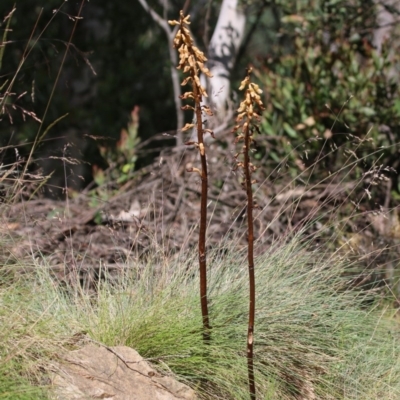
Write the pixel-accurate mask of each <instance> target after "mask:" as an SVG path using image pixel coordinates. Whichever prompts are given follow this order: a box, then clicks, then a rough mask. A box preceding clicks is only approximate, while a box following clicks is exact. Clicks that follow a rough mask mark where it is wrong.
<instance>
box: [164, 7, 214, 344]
mask: <svg viewBox="0 0 400 400" xmlns="http://www.w3.org/2000/svg"><path fill="white" fill-rule="evenodd" d="M189 19H190V16H189V15H187V16H186V17H185V15H184V14H183V11H181V12H180V19H179V21H169V24H170V25H179V29H178V32H177V33H176V36H175V39H174V47H175V48H176V49H178V52H179V65H178V67H177V68H178V69H182V70H183V72H184V73H187V74H188V76H187V77H186V78H185V79H184V80H183V82H182V86H185V85H187V84H188V83H190V84H191V86H192V90H191V91H188V92H185V93H184V94H183V95H182V96H181V98H182V99H191V100H193V102H194V106H192V105H189V104H187V105H185V106H184V107H182V108H183V109H184V110H191V111H194V114H195V119H196V129H197V142H187V143H186V144H187V145H194V146H195V147H197V149H198V150H199V153H200V160H201V170H200V169H199V168H190V169H189V170H188V171H189V172H197V173H198V174H199V175H200V178H201V202H200V231H199V247H198V249H199V250H198V251H199V269H200V301H201V313H202V318H203V338H204V341H205V342H207V341H209V339H210V322H209V317H208V300H207V264H206V231H207V196H208V172H207V158H206V150H205V146H204V134H205V133H210V134H211V136H212V137H214V133H213V132H212V131H211V130H210V129H204V127H203V119H202V116H203V113H205V114H207V115H212V112H211V110H210V108H209V107H207V106H205V105H202V104H201V103H202V99H203V96H205V97H207V92H206V89H205V88H204V87H203V86H201V83H200V78H199V74H200V72H202V73H203V74H205V75H207V76H208V77H210V78H211V77H212V75H211V73H210V71H209V70H208V68H207V67H206V66H205V65H204V63H205V62H206V61H207V58H206V56H205V55H204V53H203V52H202V51H200V50H199V49H198V48H197V47H196V46H195V45H194V42H193V39H192V36H191V34H190V31H189V28H188V26H189V24H190V21H189ZM194 127H195V124H194V123H187V124H186V125H185V126H184V127H183V128H182V131H187V130H189V129H192V128H194Z"/></svg>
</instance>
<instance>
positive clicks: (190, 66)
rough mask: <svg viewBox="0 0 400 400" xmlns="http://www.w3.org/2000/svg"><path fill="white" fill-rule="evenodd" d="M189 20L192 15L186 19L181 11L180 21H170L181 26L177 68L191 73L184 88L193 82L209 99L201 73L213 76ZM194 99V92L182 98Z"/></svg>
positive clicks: (201, 93)
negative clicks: (196, 44) (206, 64)
mask: <svg viewBox="0 0 400 400" xmlns="http://www.w3.org/2000/svg"><path fill="white" fill-rule="evenodd" d="M189 19H190V15H187V16H186V17H185V16H184V14H183V11H181V12H180V18H179V21H168V23H169V24H170V25H172V26H175V25H179V29H178V32H177V33H176V36H175V39H174V48H176V49H178V52H179V65H178V67H177V68H178V69H182V71H183V72H184V73H189V76H188V77H187V78H185V79H184V81H183V82H182V86H185V85H187V84H188V83H189V82H192V84H193V86H196V89H197V90H196V92H197V93H198V94H199V95H200V96H205V97H207V92H206V90H205V88H204V87H203V86H202V85H201V83H200V79H199V71H201V72H202V73H203V74H204V75H206V76H208V77H209V78H211V77H212V75H211V72H210V70H209V69H208V68H207V67H206V66H205V65H204V63H205V62H206V61H207V58H206V56H205V55H204V53H203V52H202V51H200V50H199V49H198V48H197V47H196V46H195V45H194V42H193V39H192V36H191V35H190V31H189V29H188V26H189V25H190V21H189ZM194 97H195V96H194V93H193V92H186V93H185V94H184V95H183V96H182V98H183V99H187V98H194ZM188 129H189V128H188Z"/></svg>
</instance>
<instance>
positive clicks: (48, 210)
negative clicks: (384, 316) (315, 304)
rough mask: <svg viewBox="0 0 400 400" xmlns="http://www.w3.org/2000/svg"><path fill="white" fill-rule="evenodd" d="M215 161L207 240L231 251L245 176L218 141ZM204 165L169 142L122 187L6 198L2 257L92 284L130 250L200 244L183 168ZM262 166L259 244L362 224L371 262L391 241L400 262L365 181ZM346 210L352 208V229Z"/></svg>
mask: <svg viewBox="0 0 400 400" xmlns="http://www.w3.org/2000/svg"><path fill="white" fill-rule="evenodd" d="M208 160H209V170H210V178H209V182H210V185H209V187H210V193H209V207H208V213H209V218H210V223H209V230H208V245H209V246H210V247H211V246H212V247H213V248H215V247H218V248H220V249H221V251H225V250H224V248H225V247H226V243H227V240H229V239H228V238H233V240H235V242H236V243H237V245H238V246H244V245H246V230H245V228H246V227H245V224H244V222H245V219H244V218H243V217H245V206H246V199H245V192H244V191H243V190H242V188H241V184H240V181H241V180H242V178H241V177H240V176H237V174H238V172H235V171H234V165H235V162H234V159H233V156H232V155H231V153H230V152H229V151H226V150H223V149H221V147H220V146H217V145H211V146H210V150H209V153H208ZM197 164H198V160H197V152H196V151H194V150H191V149H188V148H184V149H181V150H179V149H172V150H171V149H168V150H165V151H164V152H162V154H161V156H160V157H159V158H158V159H156V161H155V162H154V164H153V165H151V166H150V167H147V168H145V169H143V170H141V171H139V172H138V173H137V174H136V175H135V177H134V178H133V179H132V180H130V181H129V182H128V183H126V184H125V185H124V186H123V187H122V188H119V190H118V191H116V190H115V189H113V187H112V185H111V184H110V185H104V186H103V187H100V188H96V189H94V190H92V191H90V192H89V191H87V192H84V193H82V194H79V195H77V196H75V197H74V198H72V199H68V201H65V202H61V201H55V200H49V199H40V198H37V199H32V200H29V201H20V202H16V203H15V204H13V205H9V206H4V207H5V209H4V212H3V218H4V227H5V228H6V229H4V230H3V233H5V235H6V237H7V238H8V237H11V240H12V246H11V252H10V254H9V253H7V254H4V255H3V257H5V258H6V260H5V261H7V262H10V261H12V259H13V258H14V259H20V258H21V257H25V256H28V257H32V255H33V256H34V257H40V258H42V257H43V256H44V258H43V259H44V260H46V261H45V262H46V263H48V264H49V265H50V266H51V268H52V269H53V270H54V271H55V273H56V274H57V275H58V276H59V277H60V278H62V279H67V280H71V279H72V280H76V279H78V276H79V277H80V278H79V279H81V280H82V281H85V284H86V285H89V286H90V285H91V284H92V283H91V281H92V279H93V278H94V277H97V276H99V275H102V273H104V271H109V272H111V273H112V275H113V274H115V273H117V272H118V271H122V270H123V269H124V268H127V263H126V260H127V259H128V258H129V259H130V260H135V262H137V263H141V262H142V261H143V260H145V258H146V254H147V253H148V252H149V251H155V250H154V249H156V251H161V252H163V253H164V254H165V255H167V254H168V255H171V254H174V253H176V252H177V251H179V250H181V249H183V248H190V247H196V246H197V235H196V232H197V224H198V219H199V211H198V210H199V205H200V182H199V180H200V178H199V176H198V175H197V174H196V173H188V172H186V168H187V167H189V166H196V165H197ZM299 172H301V171H299ZM256 174H257V178H258V183H257V184H256V185H255V189H256V193H255V197H256V202H257V204H258V208H257V210H256V212H255V217H256V223H255V224H256V238H257V248H258V251H262V250H263V249H264V248H265V247H266V246H268V245H269V244H270V243H271V242H272V241H273V240H274V238H277V237H282V236H283V235H290V234H293V233H295V232H297V231H299V230H300V229H301V228H303V227H305V226H307V229H306V232H307V233H308V234H316V233H318V232H319V231H321V230H322V228H323V227H326V226H327V225H330V226H331V230H330V231H328V233H329V232H330V233H329V235H330V236H332V235H333V236H334V237H335V238H336V239H335V240H336V241H337V242H336V244H337V243H342V244H343V243H344V242H346V241H348V240H350V241H351V240H353V239H354V237H355V236H354V235H355V234H360V232H361V234H362V241H363V243H364V242H365V243H368V238H369V239H370V240H369V242H374V243H369V244H368V245H366V248H365V249H362V245H360V244H359V243H357V244H355V242H354V240H353V242H352V243H353V246H354V248H355V250H356V252H359V250H360V249H361V251H362V252H363V253H364V255H365V256H367V255H368V257H369V258H370V259H373V260H374V265H373V266H374V268H375V266H376V263H377V260H378V261H379V257H381V256H382V254H381V253H382V250H383V249H384V248H386V247H390V249H391V250H390V251H391V254H392V255H391V257H390V261H391V262H392V264H393V260H397V240H398V239H397V238H399V237H400V234H399V233H400V229H399V230H398V231H399V232H397V231H396V229H397V225H396V224H397V222H398V219H397V220H396V221H395V222H393V221H391V220H390V219H387V217H386V216H384V215H383V214H382V213H381V215H377V213H376V212H375V211H374V212H372V211H371V210H368V209H367V206H366V205H365V202H364V203H362V202H360V201H359V199H360V196H361V197H362V196H363V191H364V182H362V181H357V182H356V181H351V180H350V181H347V182H345V183H344V181H343V180H342V179H341V176H339V175H338V176H334V175H333V176H332V178H331V179H329V180H326V181H325V182H324V183H320V184H312V183H311V181H309V180H308V178H307V171H306V173H303V176H300V177H298V178H296V179H291V178H290V176H289V171H288V170H285V167H282V168H281V170H280V171H279V172H278V171H272V173H270V174H269V175H267V174H266V172H265V171H263V170H262V169H259V170H258V171H257V173H256ZM357 202H358V204H356V203H357ZM355 205H356V206H355ZM392 214H393V213H392ZM341 215H346V216H347V217H349V216H350V218H348V219H346V231H345V230H343V229H344V228H343V226H344V224H343V221H340V216H341ZM393 215H394V214H393ZM395 215H397V213H395ZM316 218H318V221H317V222H316V221H315V220H316ZM310 221H314V222H312V223H310ZM324 235H326V233H325V234H324ZM349 235H350V236H349ZM322 236H323V235H322ZM365 238H366V239H365ZM377 238H379V241H378V240H377ZM393 240H394V241H393ZM360 241H361V239H360ZM378 242H379V243H378ZM349 243H350V242H349ZM364 247H365V246H364ZM377 251H378V253H377ZM379 251H380V252H379ZM368 257H366V259H367V258H368ZM369 258H368V260H369ZM385 260H386V261H385ZM385 260H383V261H382V262H387V259H385ZM382 262H381V264H382ZM368 263H371V261H368ZM391 268H392V269H396V268H397V266H396V265H395V266H393V265H392V266H391ZM102 271H103V272H102Z"/></svg>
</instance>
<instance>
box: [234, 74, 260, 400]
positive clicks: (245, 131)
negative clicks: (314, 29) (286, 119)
mask: <svg viewBox="0 0 400 400" xmlns="http://www.w3.org/2000/svg"><path fill="white" fill-rule="evenodd" d="M250 74H251V68H249V69H248V70H247V76H246V78H245V79H244V80H243V81H242V84H241V85H240V88H239V89H240V90H242V89H244V88H246V92H245V99H244V100H243V101H242V102H241V103H240V106H239V109H238V116H237V118H236V123H237V125H236V126H235V127H234V129H233V130H234V131H238V130H239V129H240V128H241V131H240V133H239V134H238V136H237V137H236V141H235V142H236V143H238V142H244V145H243V147H242V151H240V152H239V153H238V154H236V156H235V158H236V159H238V157H239V155H240V154H243V161H238V162H237V167H238V168H242V169H243V171H244V182H243V188H244V189H245V191H246V196H247V234H248V247H247V262H248V269H249V322H248V327H247V370H248V377H249V393H250V398H251V399H252V400H255V399H256V384H255V379H254V361H253V359H254V350H253V349H254V324H255V316H256V281H255V274H254V221H253V208H254V207H255V204H254V200H253V190H252V185H253V184H254V183H256V181H255V180H252V179H251V175H252V173H253V172H254V171H255V170H256V167H255V166H254V165H253V164H252V163H251V162H250V150H251V144H252V142H253V132H254V130H258V126H257V123H258V122H259V120H260V116H259V115H258V114H256V112H255V111H254V108H255V107H258V108H259V109H260V110H263V109H264V106H263V103H262V101H261V97H260V94H261V93H262V91H261V89H260V88H259V87H258V85H256V84H254V83H251V82H250Z"/></svg>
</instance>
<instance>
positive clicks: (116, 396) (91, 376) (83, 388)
mask: <svg viewBox="0 0 400 400" xmlns="http://www.w3.org/2000/svg"><path fill="white" fill-rule="evenodd" d="M52 384H53V387H54V397H53V398H54V399H57V400H72V399H74V400H83V399H104V400H175V399H180V400H195V399H197V396H196V394H195V392H194V391H193V390H192V389H191V388H189V387H188V386H186V385H184V384H183V383H180V382H178V381H176V380H175V379H173V378H172V377H169V376H162V375H160V374H159V373H158V372H157V371H156V370H154V369H153V368H152V367H151V366H150V365H149V363H148V362H147V361H145V360H144V359H143V358H142V357H141V356H140V355H139V353H138V352H137V351H135V350H133V349H131V348H130V347H126V346H116V347H110V348H106V347H102V346H97V345H93V344H90V345H86V346H85V347H83V348H81V349H79V350H74V351H71V352H69V353H67V354H66V355H64V356H63V357H62V361H61V362H59V363H58V364H57V365H56V368H55V370H53V373H52Z"/></svg>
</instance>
